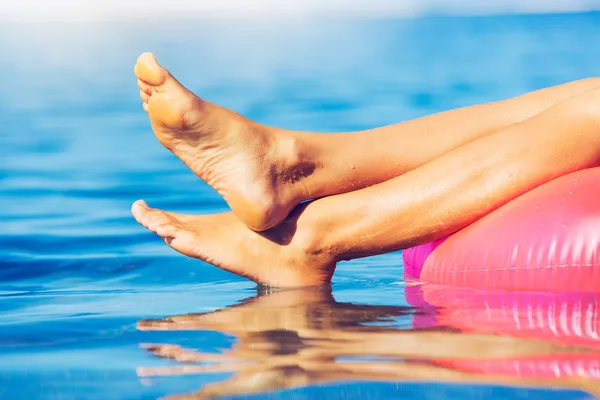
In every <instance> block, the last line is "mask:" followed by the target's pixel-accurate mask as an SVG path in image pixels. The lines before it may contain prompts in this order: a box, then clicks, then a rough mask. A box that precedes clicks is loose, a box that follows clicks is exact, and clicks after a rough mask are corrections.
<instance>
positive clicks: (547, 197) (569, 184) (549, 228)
mask: <svg viewBox="0 0 600 400" xmlns="http://www.w3.org/2000/svg"><path fill="white" fill-rule="evenodd" d="M403 259H404V270H405V275H406V277H407V278H409V279H410V278H412V279H418V280H422V281H426V282H432V283H439V284H445V285H458V286H469V287H474V288H485V289H503V290H533V291H537V290H552V291H578V292H591V291H593V292H600V168H593V169H587V170H582V171H578V172H575V173H572V174H569V175H566V176H563V177H561V178H558V179H556V180H554V181H551V182H548V183H546V184H544V185H542V186H540V187H538V188H536V189H534V190H532V191H530V192H528V193H526V194H524V195H523V196H521V197H518V198H517V199H515V200H513V201H511V202H509V203H508V204H506V205H504V206H503V207H501V208H499V209H497V210H495V211H493V212H492V213H490V214H488V215H487V216H485V217H484V218H482V219H480V220H479V221H477V222H475V223H473V224H472V225H470V226H468V227H466V228H464V229H463V230H461V231H459V232H456V233H454V234H453V235H450V236H448V237H446V238H443V239H440V240H437V241H435V242H431V243H427V244H424V245H421V246H417V247H413V248H410V249H407V250H405V251H404V252H403Z"/></svg>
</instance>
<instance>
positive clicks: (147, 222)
mask: <svg viewBox="0 0 600 400" xmlns="http://www.w3.org/2000/svg"><path fill="white" fill-rule="evenodd" d="M131 213H132V214H133V217H134V218H135V220H136V221H137V222H139V223H140V225H142V226H144V227H145V228H147V229H148V230H150V231H152V232H154V233H156V234H157V235H159V236H161V237H163V238H165V239H167V238H173V237H175V236H176V234H177V231H178V226H179V225H180V224H179V221H178V220H177V219H176V218H175V217H173V216H172V215H170V214H169V213H168V212H166V211H163V210H159V209H158V208H151V207H149V206H148V204H146V202H145V201H143V200H138V201H136V202H135V203H133V205H132V206H131Z"/></svg>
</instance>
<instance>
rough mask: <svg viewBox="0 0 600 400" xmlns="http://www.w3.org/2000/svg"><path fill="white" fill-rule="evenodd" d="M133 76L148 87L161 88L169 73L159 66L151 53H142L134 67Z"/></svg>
mask: <svg viewBox="0 0 600 400" xmlns="http://www.w3.org/2000/svg"><path fill="white" fill-rule="evenodd" d="M134 72H135V76H137V77H138V79H140V80H142V81H143V82H145V83H147V84H148V85H152V86H161V85H163V84H164V83H165V82H166V81H167V79H168V78H169V72H168V71H167V70H166V69H164V68H163V67H161V66H160V64H159V63H158V61H156V57H154V54H152V53H143V54H142V55H140V56H139V57H138V59H137V62H136V64H135V67H134Z"/></svg>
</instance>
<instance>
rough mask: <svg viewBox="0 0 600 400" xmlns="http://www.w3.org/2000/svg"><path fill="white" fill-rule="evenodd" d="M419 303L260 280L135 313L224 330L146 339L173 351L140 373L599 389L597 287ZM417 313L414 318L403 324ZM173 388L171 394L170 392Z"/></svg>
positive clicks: (429, 292) (426, 295) (220, 386)
mask: <svg viewBox="0 0 600 400" xmlns="http://www.w3.org/2000/svg"><path fill="white" fill-rule="evenodd" d="M406 296H407V299H408V300H409V302H410V303H412V304H414V305H415V306H416V307H415V308H413V307H401V306H383V305H377V306H375V305H372V306H370V305H357V304H353V303H345V302H337V301H336V300H335V299H334V297H333V295H332V293H331V291H330V290H324V289H302V290H285V291H272V292H269V291H259V293H258V295H257V296H255V297H251V298H249V299H246V300H245V301H243V302H242V303H241V304H237V305H234V306H231V307H227V308H224V309H221V310H217V311H214V312H209V313H198V314H185V315H177V316H169V317H165V318H163V319H160V320H142V321H140V322H139V323H138V325H137V327H138V329H140V330H143V331H159V330H168V331H188V332H189V331H202V330H215V331H220V332H226V333H228V334H230V335H232V336H234V337H235V343H234V344H233V346H232V347H231V348H230V349H227V350H222V351H220V352H218V353H206V352H202V351H198V350H195V349H192V348H186V347H184V346H179V345H177V344H174V343H169V344H165V343H163V344H159V343H151V344H143V347H144V348H145V349H146V350H147V351H148V352H150V353H152V354H154V355H156V356H158V357H162V358H168V359H173V360H176V361H177V362H178V365H175V366H170V367H150V368H144V367H141V368H139V369H138V374H139V375H140V376H144V377H148V376H159V375H177V374H204V373H211V372H213V373H214V372H232V373H233V375H232V376H231V377H228V378H227V379H225V380H223V381H220V382H216V383H212V384H208V385H205V386H203V387H201V388H200V389H199V390H198V391H197V392H195V394H194V396H197V397H198V398H205V397H216V396H231V395H235V394H246V393H260V392H264V391H275V390H279V389H285V388H293V387H298V386H307V385H314V384H323V383H331V382H339V381H443V382H453V383H470V384H472V383H487V384H510V385H520V386H542V387H554V388H579V389H582V390H584V391H588V392H589V393H595V394H600V336H599V334H600V314H599V312H600V295H596V294H584V295H572V294H539V293H509V292H482V291H472V290H469V289H455V288H449V287H442V286H434V285H419V286H412V287H408V288H407V289H406ZM409 315H412V316H413V326H412V327H411V328H408V329H407V328H406V327H402V326H398V324H397V323H396V321H397V320H398V319H399V318H405V317H406V316H409ZM173 398H177V396H175V397H173Z"/></svg>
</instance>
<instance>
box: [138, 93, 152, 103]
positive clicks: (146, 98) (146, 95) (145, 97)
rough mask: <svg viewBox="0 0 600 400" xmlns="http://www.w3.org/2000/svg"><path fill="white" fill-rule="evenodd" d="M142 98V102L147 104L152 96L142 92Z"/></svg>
mask: <svg viewBox="0 0 600 400" xmlns="http://www.w3.org/2000/svg"><path fill="white" fill-rule="evenodd" d="M140 98H141V99H142V101H143V102H144V103H147V102H148V100H150V96H149V95H148V94H147V93H146V92H143V91H141V90H140Z"/></svg>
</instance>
